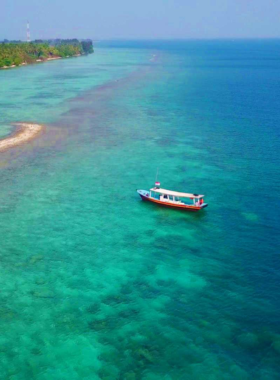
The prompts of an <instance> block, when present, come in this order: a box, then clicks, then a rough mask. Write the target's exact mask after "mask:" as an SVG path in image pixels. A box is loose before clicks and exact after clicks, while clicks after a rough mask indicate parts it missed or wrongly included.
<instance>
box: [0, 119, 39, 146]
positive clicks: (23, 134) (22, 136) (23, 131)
mask: <svg viewBox="0 0 280 380" xmlns="http://www.w3.org/2000/svg"><path fill="white" fill-rule="evenodd" d="M13 125H15V126H16V127H17V130H16V132H15V133H14V134H13V135H10V136H8V137H6V138H4V139H1V140H0V152H2V151H4V150H7V149H10V148H13V147H15V146H18V145H21V144H24V143H26V142H28V141H31V140H33V139H34V138H35V137H37V136H38V135H39V134H40V133H41V132H42V131H43V129H44V127H43V125H40V124H33V123H14V124H13Z"/></svg>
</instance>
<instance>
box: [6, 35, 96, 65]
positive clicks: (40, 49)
mask: <svg viewBox="0 0 280 380" xmlns="http://www.w3.org/2000/svg"><path fill="white" fill-rule="evenodd" d="M90 53H93V46H92V41H91V40H82V41H79V40H77V39H72V40H60V39H56V40H47V41H43V40H35V41H32V42H20V41H11V42H9V41H7V40H5V41H4V42H2V43H0V67H5V66H8V67H9V66H12V65H15V66H19V65H21V64H24V63H26V64H27V63H33V62H38V61H45V60H47V59H48V58H59V57H61V58H65V57H73V56H77V55H80V54H90Z"/></svg>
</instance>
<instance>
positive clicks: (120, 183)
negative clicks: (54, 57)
mask: <svg viewBox="0 0 280 380" xmlns="http://www.w3.org/2000/svg"><path fill="white" fill-rule="evenodd" d="M279 74H280V42H278V41H237V42H232V41H227V42H226V41H208V42H203V41H192V42H191V41H189V42H187V41H186V42H175V41H174V42H112V43H109V42H108V43H102V44H99V45H97V48H96V52H95V54H94V55H91V56H88V57H80V58H77V59H68V60H58V61H53V62H49V63H45V64H41V65H34V66H27V67H23V68H19V69H13V70H9V71H8V70H6V71H0V117H1V125H0V137H2V136H3V135H5V134H7V133H8V131H9V128H8V126H9V124H10V123H12V122H15V121H34V122H38V123H40V122H41V123H45V124H46V132H45V134H44V135H43V136H42V137H40V138H39V139H38V140H34V141H33V142H32V143H30V144H27V145H26V146H23V147H18V148H15V149H13V150H11V151H9V152H6V153H1V156H0V169H1V173H0V174H1V176H0V183H1V192H0V241H1V246H0V255H1V275H0V284H1V295H0V332H1V334H0V373H1V377H2V378H3V379H40V380H41V379H42V380H43V379H44V380H45V379H48V380H49V379H59V380H60V379H67V380H69V379H125V380H139V379H147V380H154V379H155V380H157V379H168V380H170V379H207V380H208V379H211V380H213V379H266V380H268V379H278V378H279V363H280V325H279V315H280V301H279V285H280V278H279V277H280V275H279V267H280V265H279V264H280V260H279V238H278V236H279V190H278V189H279V182H280V181H279V172H278V170H279V125H278V124H279V116H280V111H279V96H280V88H279ZM157 168H159V179H160V181H161V183H162V186H163V187H165V188H169V189H173V190H177V191H187V192H197V193H203V194H206V197H205V200H206V201H207V202H208V203H209V207H208V208H207V209H206V210H205V211H203V212H201V213H198V214H191V213H185V212H180V211H176V210H169V209H165V208H159V207H155V206H154V205H151V204H147V203H145V202H142V201H141V200H140V198H139V196H138V195H137V194H136V191H135V190H136V189H148V188H149V187H151V186H152V185H153V183H154V179H155V173H156V170H157Z"/></svg>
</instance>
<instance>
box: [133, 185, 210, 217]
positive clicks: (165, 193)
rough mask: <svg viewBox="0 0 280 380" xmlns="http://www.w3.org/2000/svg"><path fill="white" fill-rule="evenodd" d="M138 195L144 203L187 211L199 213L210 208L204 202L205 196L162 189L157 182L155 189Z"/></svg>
mask: <svg viewBox="0 0 280 380" xmlns="http://www.w3.org/2000/svg"><path fill="white" fill-rule="evenodd" d="M137 193H138V194H139V195H140V197H141V198H142V199H143V201H149V202H153V203H156V204H158V205H160V206H166V207H173V208H177V209H181V210H186V211H199V210H202V209H203V208H205V207H207V206H208V204H207V203H205V202H204V199H203V198H204V195H200V194H190V193H179V192H177V191H171V190H166V189H161V188H160V183H159V182H156V183H155V187H152V188H151V189H150V190H149V191H147V190H137Z"/></svg>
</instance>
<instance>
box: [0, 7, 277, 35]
mask: <svg viewBox="0 0 280 380" xmlns="http://www.w3.org/2000/svg"><path fill="white" fill-rule="evenodd" d="M27 20H29V22H30V30H31V39H40V38H72V37H76V38H92V39H94V40H95V39H97V40H98V39H120V38H122V39H189V38H196V39H197V38H198V39H200V38H202V39H204V38H231V39H232V38H280V0H79V1H77V0H0V40H3V39H4V38H7V39H21V40H25V39H26V22H27Z"/></svg>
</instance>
